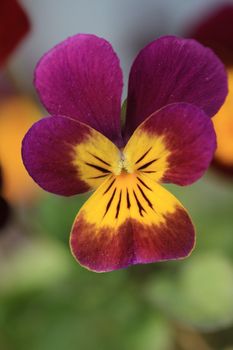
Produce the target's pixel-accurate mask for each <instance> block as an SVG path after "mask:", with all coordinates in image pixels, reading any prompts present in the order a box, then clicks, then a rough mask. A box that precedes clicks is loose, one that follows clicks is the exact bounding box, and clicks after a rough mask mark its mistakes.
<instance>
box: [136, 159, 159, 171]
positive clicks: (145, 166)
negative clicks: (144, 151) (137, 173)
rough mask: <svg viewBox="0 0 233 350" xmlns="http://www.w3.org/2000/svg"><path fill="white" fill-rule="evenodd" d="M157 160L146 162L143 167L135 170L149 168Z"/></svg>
mask: <svg viewBox="0 0 233 350" xmlns="http://www.w3.org/2000/svg"><path fill="white" fill-rule="evenodd" d="M157 160H158V159H157V158H155V159H153V160H151V161H150V162H147V163H145V164H144V165H142V166H140V167H139V168H138V169H137V170H142V169H145V168H147V167H148V166H150V165H151V164H152V163H154V162H156V161H157Z"/></svg>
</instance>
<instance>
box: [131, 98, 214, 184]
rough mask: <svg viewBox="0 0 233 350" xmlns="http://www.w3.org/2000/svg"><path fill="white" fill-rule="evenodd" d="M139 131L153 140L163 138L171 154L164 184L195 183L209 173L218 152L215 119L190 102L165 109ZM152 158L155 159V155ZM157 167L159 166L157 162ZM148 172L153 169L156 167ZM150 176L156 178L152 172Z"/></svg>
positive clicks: (163, 179) (158, 112)
mask: <svg viewBox="0 0 233 350" xmlns="http://www.w3.org/2000/svg"><path fill="white" fill-rule="evenodd" d="M137 130H140V132H141V133H142V132H144V133H146V134H147V136H149V138H150V139H151V140H153V139H156V138H157V137H158V136H162V138H163V142H164V143H165V146H166V150H168V151H169V155H168V158H166V163H167V166H166V170H165V172H164V174H163V178H162V180H161V181H162V182H168V183H174V184H177V185H190V184H191V183H193V182H195V181H196V180H198V179H199V178H200V177H201V176H202V175H203V174H204V172H205V171H206V170H207V168H208V166H209V164H210V162H211V160H212V158H213V155H214V152H215V149H216V135H215V131H214V128H213V123H212V120H211V119H210V118H209V117H208V116H207V115H206V114H205V113H204V112H203V111H202V110H201V109H200V108H198V107H196V106H194V105H190V104H187V103H174V104H171V105H168V106H166V107H164V108H162V109H161V110H159V111H157V112H155V113H154V114H152V116H151V117H149V118H148V119H147V120H146V121H145V122H144V123H143V124H141V125H140V127H139V128H138V129H137ZM137 130H136V131H135V133H137ZM132 137H134V136H132ZM155 151H156V150H155ZM162 156H163V155H161V157H162ZM150 157H152V158H153V154H150ZM154 164H155V166H156V162H155V163H154ZM149 170H153V166H151V167H150V169H149ZM162 170H163V169H161V171H162ZM157 171H158V170H157ZM147 176H149V177H151V178H152V179H153V171H151V174H149V173H148V174H147Z"/></svg>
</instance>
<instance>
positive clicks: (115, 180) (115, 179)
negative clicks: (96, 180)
mask: <svg viewBox="0 0 233 350" xmlns="http://www.w3.org/2000/svg"><path fill="white" fill-rule="evenodd" d="M115 181H116V179H113V180H112V182H111V183H110V185H109V186H108V188H107V189H106V190H105V191H104V194H105V193H107V192H108V191H109V190H110V188H111V187H112V185H113V184H114V182H115Z"/></svg>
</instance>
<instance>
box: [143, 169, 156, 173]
mask: <svg viewBox="0 0 233 350" xmlns="http://www.w3.org/2000/svg"><path fill="white" fill-rule="evenodd" d="M143 173H147V174H152V173H157V171H149V170H144V171H143Z"/></svg>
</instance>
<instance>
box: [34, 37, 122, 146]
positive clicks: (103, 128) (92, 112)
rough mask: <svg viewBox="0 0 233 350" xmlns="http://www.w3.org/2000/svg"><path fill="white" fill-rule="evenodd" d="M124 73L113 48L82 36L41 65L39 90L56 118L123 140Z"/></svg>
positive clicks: (37, 80) (37, 75)
mask: <svg viewBox="0 0 233 350" xmlns="http://www.w3.org/2000/svg"><path fill="white" fill-rule="evenodd" d="M122 81H123V80H122V72H121V68H120V65H119V60H118V58H117V55H116V54H115V52H114V51H113V49H112V47H111V45H110V44H109V43H108V42H107V41H106V40H104V39H101V38H98V37H97V36H95V35H89V34H78V35H75V36H73V37H70V38H68V39H67V40H65V41H63V42H62V43H61V44H59V45H57V46H55V47H54V48H53V49H52V50H50V51H49V52H48V53H47V54H45V55H44V56H43V57H42V59H41V60H40V61H39V63H38V65H37V68H36V71H35V86H36V88H37V90H38V93H39V95H40V98H41V101H42V102H43V104H44V106H45V107H46V108H47V110H48V111H49V112H50V113H51V114H54V115H64V116H67V117H70V118H73V119H76V120H79V121H81V122H83V123H86V124H88V125H90V126H91V127H93V128H94V129H96V130H98V131H100V132H101V133H102V134H104V135H105V136H107V137H108V138H109V139H111V140H112V141H113V142H116V143H117V142H119V139H120V137H121V136H120V109H121V93H122V86H123V82H122Z"/></svg>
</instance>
